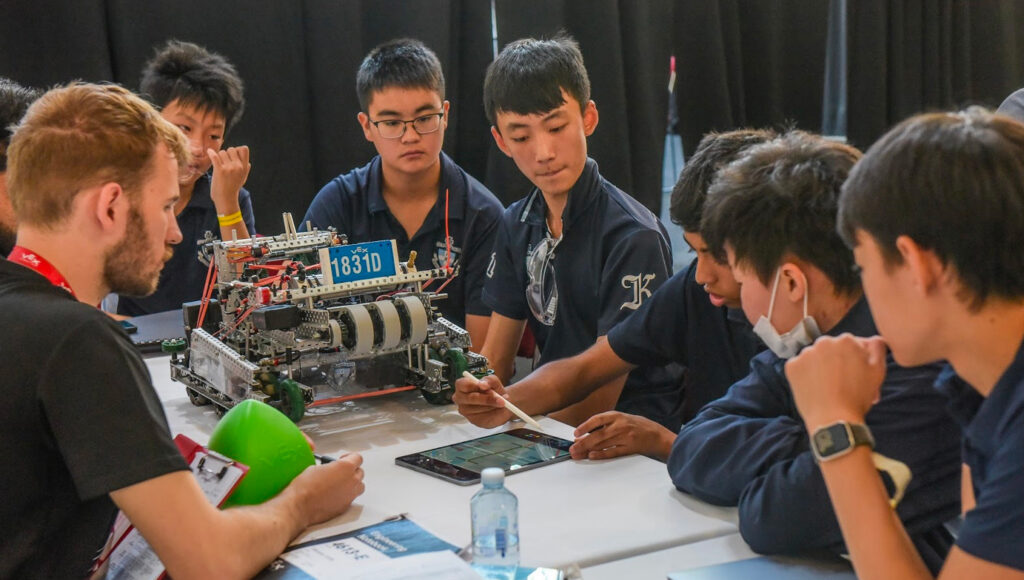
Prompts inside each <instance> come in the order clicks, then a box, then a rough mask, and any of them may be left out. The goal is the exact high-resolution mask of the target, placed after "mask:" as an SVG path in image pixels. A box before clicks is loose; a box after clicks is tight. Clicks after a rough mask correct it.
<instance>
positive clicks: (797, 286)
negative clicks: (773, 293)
mask: <svg viewBox="0 0 1024 580" xmlns="http://www.w3.org/2000/svg"><path fill="white" fill-rule="evenodd" d="M779 270H780V271H781V273H780V274H779V294H781V295H782V296H784V297H785V299H786V300H789V301H790V302H792V303H794V304H796V303H800V304H801V305H802V304H803V300H804V295H805V294H806V293H807V275H806V274H804V272H803V270H801V269H800V267H799V266H797V265H796V264H794V263H793V262H786V263H785V264H783V265H782V266H781V267H780V268H779Z"/></svg>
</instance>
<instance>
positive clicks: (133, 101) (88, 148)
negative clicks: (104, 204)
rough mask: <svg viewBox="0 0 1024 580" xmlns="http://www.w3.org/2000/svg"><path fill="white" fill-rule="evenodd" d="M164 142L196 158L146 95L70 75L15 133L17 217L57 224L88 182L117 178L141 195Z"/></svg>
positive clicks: (179, 154)
mask: <svg viewBox="0 0 1024 580" xmlns="http://www.w3.org/2000/svg"><path fill="white" fill-rule="evenodd" d="M161 143H163V144H164V145H165V146H166V147H167V150H168V151H169V152H170V153H171V154H172V155H174V156H175V157H176V158H177V160H178V165H179V166H182V165H184V164H187V163H188V162H189V160H190V154H189V152H188V146H187V141H186V140H185V137H184V135H183V134H182V133H181V131H179V130H178V128H177V127H175V126H174V125H172V124H170V123H169V122H167V121H166V120H164V119H163V117H161V116H160V114H159V113H158V112H157V111H156V109H154V108H153V107H152V106H150V105H149V104H148V103H146V102H145V101H144V100H142V99H141V98H139V97H137V96H135V95H134V94H132V93H131V92H130V91H128V90H127V89H125V88H123V87H119V86H116V85H96V84H86V83H72V84H70V85H68V86H65V87H60V88H55V89H53V90H51V91H49V92H47V93H46V94H44V95H43V96H42V97H40V98H39V100H38V101H36V102H35V103H34V104H33V105H32V107H30V108H29V110H28V113H26V114H25V117H24V119H22V121H21V124H20V125H19V126H18V128H17V130H16V131H15V133H14V135H13V136H12V137H11V145H10V147H9V148H8V151H7V156H8V172H7V188H8V192H9V195H10V197H11V205H13V206H14V212H15V214H16V215H17V217H18V220H19V222H21V223H25V224H31V225H35V226H44V227H45V226H52V225H55V224H57V223H59V222H61V221H63V220H64V219H65V218H66V217H68V215H69V214H70V213H71V205H72V203H73V202H74V200H75V197H76V196H77V194H78V193H79V192H80V191H82V190H83V189H87V188H90V187H95V186H98V185H102V184H104V183H111V182H114V183H117V184H119V185H120V186H121V187H122V189H123V190H124V191H125V193H126V194H127V195H128V198H129V199H131V200H133V203H136V202H137V196H138V191H139V189H140V187H141V185H142V183H143V181H144V180H145V179H146V177H148V175H149V174H150V172H151V171H152V163H153V160H154V154H155V152H156V149H157V147H158V146H159V145H160V144H161Z"/></svg>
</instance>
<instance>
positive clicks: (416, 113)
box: [302, 39, 503, 350]
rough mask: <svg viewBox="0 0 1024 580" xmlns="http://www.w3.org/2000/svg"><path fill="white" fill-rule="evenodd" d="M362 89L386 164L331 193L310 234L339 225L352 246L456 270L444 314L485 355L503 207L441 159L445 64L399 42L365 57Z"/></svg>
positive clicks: (310, 215) (323, 197) (369, 133)
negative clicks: (491, 270) (391, 246)
mask: <svg viewBox="0 0 1024 580" xmlns="http://www.w3.org/2000/svg"><path fill="white" fill-rule="evenodd" d="M356 91H357V93H358V95H359V105H360V107H362V111H361V112H360V113H359V115H358V119H359V125H360V126H361V127H362V128H363V134H364V135H365V136H366V139H367V141H370V142H372V143H373V146H374V148H376V149H377V156H376V157H374V158H373V159H372V160H371V161H370V162H369V163H368V164H366V165H365V166H363V167H360V168H358V169H353V170H352V171H350V172H348V173H346V174H344V175H340V176H338V177H336V178H334V179H333V180H332V181H331V182H330V183H328V184H327V185H325V186H324V187H323V189H321V190H320V193H318V194H317V195H316V198H314V199H313V203H312V205H310V206H309V210H308V211H307V212H306V217H304V218H303V220H302V221H303V223H302V227H303V228H305V227H307V225H306V224H307V223H308V224H311V225H312V226H314V227H316V228H320V229H326V228H327V227H328V226H333V227H335V228H337V230H338V232H339V233H342V234H345V235H346V236H348V239H349V241H350V242H369V241H375V240H388V239H393V240H396V241H397V242H398V255H399V256H400V257H401V258H402V259H405V257H406V256H408V255H409V252H410V251H415V252H416V267H417V268H418V269H420V270H428V269H432V268H444V267H450V268H452V269H453V271H454V272H455V273H456V276H455V277H454V278H452V279H450V281H446V283H445V286H444V289H443V292H444V293H445V294H447V295H448V298H447V299H446V300H442V301H440V302H438V303H437V306H438V309H439V310H440V311H441V314H442V315H443V316H444V317H445V318H447V319H448V320H450V321H452V322H454V323H455V324H457V325H459V326H462V327H463V328H465V329H466V330H467V331H469V336H470V339H471V340H472V342H473V348H474V350H476V349H479V348H480V346H481V345H483V343H484V337H486V336H487V325H488V322H489V320H490V314H491V310H490V308H488V307H487V306H486V305H485V304H484V302H483V300H482V299H481V296H480V295H481V290H482V288H483V280H484V272H485V270H486V269H487V260H488V258H489V257H490V250H491V246H492V245H493V243H494V233H495V230H496V229H497V224H498V218H499V217H500V216H501V212H502V209H503V208H502V206H501V202H499V201H498V199H497V198H496V197H494V194H492V193H491V192H490V191H488V190H487V188H486V187H484V186H483V185H482V184H481V183H480V182H479V181H477V180H476V179H474V178H473V177H472V176H470V175H469V174H468V173H466V172H465V171H463V170H462V168H460V167H459V166H458V165H456V164H455V162H454V161H452V160H451V158H450V157H448V156H447V155H445V154H444V153H443V152H442V151H441V145H442V144H443V143H444V131H445V129H446V128H447V127H448V113H449V108H450V105H449V103H448V101H446V100H444V75H443V73H442V72H441V63H440V61H438V59H437V56H436V55H435V54H434V52H433V51H431V50H430V49H429V48H427V47H426V46H425V45H424V44H423V43H422V42H420V41H418V40H411V39H399V40H392V41H390V42H386V43H384V44H382V45H380V46H378V47H376V48H374V49H373V50H371V51H370V53H369V54H368V55H366V58H365V59H363V63H362V64H361V65H360V67H359V73H358V74H357V76H356ZM440 287H441V284H440V283H436V284H435V286H434V288H433V289H434V290H437V289H438V288H440Z"/></svg>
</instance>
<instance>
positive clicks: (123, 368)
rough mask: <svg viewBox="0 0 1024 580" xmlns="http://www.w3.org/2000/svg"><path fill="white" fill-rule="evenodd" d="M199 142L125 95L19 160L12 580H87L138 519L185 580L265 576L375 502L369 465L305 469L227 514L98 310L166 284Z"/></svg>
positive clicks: (83, 113)
mask: <svg viewBox="0 0 1024 580" xmlns="http://www.w3.org/2000/svg"><path fill="white" fill-rule="evenodd" d="M188 160H189V156H188V149H187V144H186V141H185V138H184V137H183V136H182V135H181V132H180V131H178V130H177V129H175V127H174V126H173V125H171V124H170V123H168V122H167V121H164V120H163V119H162V118H161V117H160V115H159V113H157V111H156V110H154V109H153V108H152V107H151V106H150V105H148V104H147V103H145V102H144V101H143V100H141V99H140V98H138V97H136V96H134V95H133V94H131V93H130V92H129V91H127V90H125V89H123V88H120V87H117V86H113V85H103V86H101V85H88V84H76V85H70V86H68V87H65V88H59V89H54V90H52V91H50V92H48V93H47V94H45V95H43V96H42V97H40V99H39V100H38V101H36V103H35V104H33V105H32V107H31V108H30V109H29V111H28V113H27V114H26V116H25V118H24V120H23V121H22V123H21V125H20V127H19V128H18V130H17V132H16V133H15V134H14V136H13V137H12V139H11V146H10V150H9V171H8V185H9V191H10V195H11V201H12V202H13V205H14V210H15V213H16V214H17V217H18V245H17V246H15V248H14V251H13V252H12V253H11V256H10V260H9V261H3V260H0V352H2V353H3V355H4V359H5V363H4V378H5V380H6V381H7V384H9V385H10V386H11V387H12V388H10V389H8V392H7V393H6V396H5V400H4V404H3V405H2V406H0V439H2V440H3V445H2V446H0V461H2V462H3V465H4V468H3V470H2V471H0V489H3V490H4V499H3V502H0V534H2V536H3V538H4V540H3V542H0V577H2V578H81V577H84V576H87V575H88V574H89V571H90V566H91V565H92V564H93V563H94V558H96V556H97V554H98V553H99V551H100V548H102V547H103V545H104V542H105V540H106V538H107V535H108V533H109V532H110V526H111V523H112V522H113V518H114V515H115V513H116V511H117V508H121V509H122V510H124V512H125V514H126V515H127V516H128V518H129V519H130V520H131V521H132V523H133V524H135V526H136V528H137V529H138V530H139V531H140V532H141V533H142V535H143V536H144V537H145V539H146V541H147V542H149V544H150V545H151V546H152V547H153V549H154V550H155V551H156V554H157V555H158V556H159V557H160V559H161V561H162V562H163V563H164V565H165V566H166V567H167V570H168V572H169V574H170V575H171V576H173V577H175V578H226V577H229V578H236V577H248V576H251V575H253V574H255V573H256V572H257V571H259V570H260V569H261V568H262V567H263V566H265V565H266V564H267V563H269V562H270V561H271V560H272V559H273V558H274V557H276V556H277V555H278V554H279V553H280V552H281V550H283V549H284V548H285V546H286V545H287V544H288V542H289V541H291V539H292V538H294V537H295V536H297V535H298V534H299V533H300V532H301V531H302V530H303V529H305V528H306V527H307V526H309V525H311V524H315V523H319V522H322V521H325V520H328V519H330V518H333V517H334V516H336V515H338V514H340V513H342V512H343V511H345V510H346V509H347V508H348V506H349V504H351V502H352V500H353V499H354V498H355V497H356V496H358V495H359V494H360V493H362V491H363V482H362V479H363V472H362V469H360V464H361V462H362V458H361V457H360V456H359V455H358V454H351V455H347V456H345V457H343V458H341V459H339V460H338V461H335V462H332V463H329V464H326V465H318V466H313V467H310V468H308V469H306V471H304V472H303V473H301V474H300V475H299V476H298V477H297V478H295V480H294V481H293V482H292V483H291V484H290V485H289V486H288V487H287V488H285V489H284V490H283V491H282V492H281V493H280V494H279V495H278V496H276V497H275V498H273V499H271V500H269V501H267V502H266V503H264V504H262V505H258V506H248V507H240V508H232V509H228V510H224V511H220V510H218V509H217V508H215V507H214V506H212V505H211V504H210V503H209V501H207V499H206V498H205V497H204V495H203V493H202V491H201V490H200V489H199V486H198V484H197V483H196V480H195V478H194V477H193V476H192V474H191V473H190V472H189V471H188V467H187V465H186V464H185V461H184V459H183V458H182V456H181V455H180V454H179V453H178V450H177V448H176V447H175V445H174V443H173V442H172V441H171V438H170V434H169V433H168V426H167V420H166V418H165V416H164V412H163V409H162V407H161V405H160V401H159V399H158V398H157V395H156V392H155V391H154V390H153V386H152V383H151V382H150V378H149V374H148V372H147V370H146V365H145V363H144V362H143V360H142V358H141V357H140V355H139V354H138V352H137V351H136V350H135V349H134V347H133V346H132V343H131V341H130V340H129V339H128V337H127V335H125V333H124V332H123V331H121V329H120V327H119V326H118V325H117V323H115V322H114V321H113V320H111V319H110V318H109V317H108V316H106V315H104V314H103V313H102V312H100V310H99V309H97V308H96V307H95V306H94V305H95V304H97V303H98V302H99V300H100V299H101V298H102V297H103V296H104V295H106V294H107V293H108V292H111V291H115V292H122V293H125V294H126V295H143V294H145V293H147V292H152V291H153V289H154V288H156V284H157V279H158V277H159V272H160V269H161V268H162V267H163V265H164V262H165V261H166V260H167V259H168V257H169V256H170V248H171V245H173V244H176V243H178V242H180V241H181V232H180V231H179V229H178V226H177V223H176V221H175V219H174V207H175V202H176V201H177V200H178V196H179V195H180V192H179V188H178V169H179V163H181V164H186V163H188Z"/></svg>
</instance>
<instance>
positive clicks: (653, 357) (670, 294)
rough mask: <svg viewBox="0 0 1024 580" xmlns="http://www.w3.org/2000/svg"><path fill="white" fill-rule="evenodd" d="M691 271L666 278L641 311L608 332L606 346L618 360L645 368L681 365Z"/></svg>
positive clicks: (684, 346)
mask: <svg viewBox="0 0 1024 580" xmlns="http://www.w3.org/2000/svg"><path fill="white" fill-rule="evenodd" d="M693 267H694V266H693V264H691V265H690V266H687V267H686V268H685V269H683V270H682V271H680V272H679V273H677V274H676V275H674V276H672V277H671V278H669V280H668V282H665V283H664V284H663V285H662V286H661V287H660V288H658V289H657V291H655V292H654V293H653V294H651V297H650V298H648V299H647V300H644V302H643V304H642V305H641V306H640V308H638V309H637V310H636V311H634V312H632V313H631V314H628V315H627V316H626V318H624V319H623V320H622V321H621V322H619V323H618V324H616V325H615V326H613V327H612V328H611V330H609V331H608V345H609V346H611V348H612V350H613V351H615V354H616V355H617V356H618V357H619V358H621V359H622V360H624V361H626V362H628V363H629V364H632V365H635V366H644V367H648V366H662V365H666V364H669V363H672V362H677V363H680V364H682V363H683V362H684V361H685V360H686V359H687V356H686V355H687V348H686V347H687V344H686V329H687V324H689V312H688V308H687V307H688V305H689V304H690V302H689V300H687V296H686V286H687V284H688V283H689V281H690V280H691V279H692V278H693V273H692V269H693ZM702 292H703V290H702ZM680 353H681V354H682V355H683V357H682V359H679V354H680Z"/></svg>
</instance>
